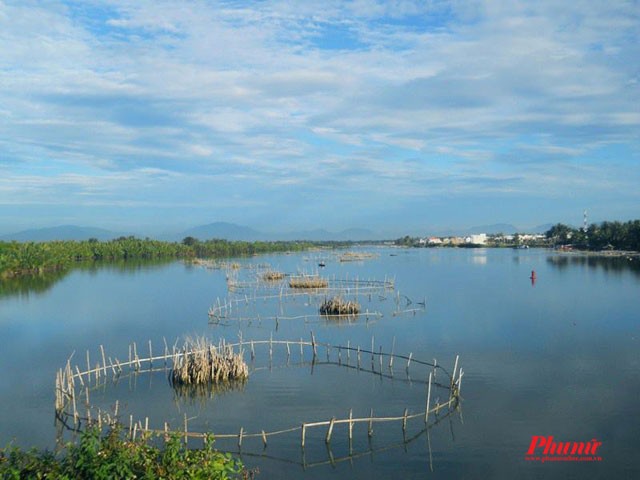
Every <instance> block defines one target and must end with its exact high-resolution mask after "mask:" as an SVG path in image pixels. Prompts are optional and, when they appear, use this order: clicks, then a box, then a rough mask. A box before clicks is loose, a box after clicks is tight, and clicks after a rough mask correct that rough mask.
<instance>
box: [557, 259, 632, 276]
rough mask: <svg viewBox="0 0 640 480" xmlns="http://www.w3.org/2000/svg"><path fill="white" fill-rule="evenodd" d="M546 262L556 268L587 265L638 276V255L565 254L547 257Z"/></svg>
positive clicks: (609, 271)
mask: <svg viewBox="0 0 640 480" xmlns="http://www.w3.org/2000/svg"><path fill="white" fill-rule="evenodd" d="M547 263H548V264H549V265H551V266H552V267H555V268H557V269H558V270H566V269H567V268H568V267H575V266H580V267H585V266H586V267H589V268H592V269H602V270H603V271H605V272H606V273H616V274H620V273H623V272H625V271H629V272H632V273H634V274H635V275H638V276H640V257H639V256H627V255H624V256H601V255H589V254H585V255H580V254H567V255H555V256H549V257H547Z"/></svg>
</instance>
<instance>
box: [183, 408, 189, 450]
mask: <svg viewBox="0 0 640 480" xmlns="http://www.w3.org/2000/svg"><path fill="white" fill-rule="evenodd" d="M188 427H189V420H188V419H187V414H186V413H185V414H184V444H185V445H186V444H187V443H188V442H189V436H188V434H187V432H188Z"/></svg>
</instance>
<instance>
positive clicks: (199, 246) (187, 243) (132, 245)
mask: <svg viewBox="0 0 640 480" xmlns="http://www.w3.org/2000/svg"><path fill="white" fill-rule="evenodd" d="M323 244H326V242H325V243H323ZM342 244H344V242H340V243H335V244H332V245H342ZM317 245H319V244H318V243H315V242H302V241H291V242H242V241H229V240H222V239H212V240H206V241H200V240H198V239H196V238H193V237H186V238H185V239H184V240H183V241H182V242H164V241H160V240H152V239H149V238H145V239H140V238H136V237H120V238H117V239H115V240H109V241H106V242H101V241H98V240H96V239H89V240H84V241H74V240H67V241H51V242H15V241H14V242H0V277H4V278H7V277H15V276H20V275H29V274H41V273H44V272H52V271H59V270H66V269H68V268H70V267H71V266H73V265H74V264H77V263H78V262H86V261H116V260H128V259H145V260H146V259H149V260H151V259H172V258H175V259H180V258H184V259H188V258H195V257H201V258H208V257H209V258H210V257H234V256H244V255H254V254H258V253H269V252H283V251H299V250H303V249H308V248H310V247H312V246H317Z"/></svg>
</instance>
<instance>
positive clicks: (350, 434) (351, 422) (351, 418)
mask: <svg viewBox="0 0 640 480" xmlns="http://www.w3.org/2000/svg"><path fill="white" fill-rule="evenodd" d="M351 440H353V408H351V409H349V442H351Z"/></svg>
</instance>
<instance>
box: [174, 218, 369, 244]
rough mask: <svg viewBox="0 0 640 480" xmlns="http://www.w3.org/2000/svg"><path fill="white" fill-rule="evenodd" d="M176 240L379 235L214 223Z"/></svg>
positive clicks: (362, 231) (355, 230) (361, 237)
mask: <svg viewBox="0 0 640 480" xmlns="http://www.w3.org/2000/svg"><path fill="white" fill-rule="evenodd" d="M178 237H179V238H175V240H182V239H183V238H185V237H194V238H197V239H198V240H209V239H212V238H223V239H226V240H244V241H256V240H264V241H276V240H316V241H331V240H354V241H359V240H375V239H376V238H377V235H376V234H375V233H374V232H372V231H371V230H367V229H364V228H350V229H347V230H342V231H340V232H330V231H328V230H324V229H315V230H302V231H293V232H283V233H265V232H261V231H259V230H255V229H253V228H251V227H246V226H243V225H237V224H235V223H228V222H214V223H209V224H207V225H200V226H198V227H194V228H190V229H188V230H184V231H183V232H182V233H180V234H179V235H178Z"/></svg>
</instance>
